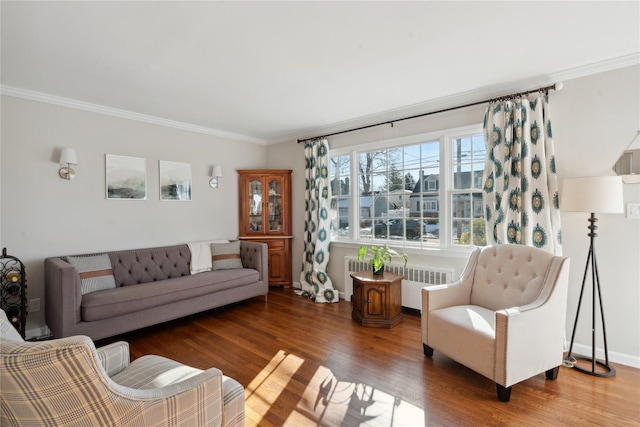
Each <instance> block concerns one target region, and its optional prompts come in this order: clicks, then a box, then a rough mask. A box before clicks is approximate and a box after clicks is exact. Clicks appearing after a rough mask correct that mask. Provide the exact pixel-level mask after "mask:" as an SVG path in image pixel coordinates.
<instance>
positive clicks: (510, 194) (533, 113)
mask: <svg viewBox="0 0 640 427" xmlns="http://www.w3.org/2000/svg"><path fill="white" fill-rule="evenodd" d="M484 136H485V142H486V147H487V157H486V161H485V168H484V183H485V185H484V193H483V196H484V205H485V219H486V227H487V244H489V245H492V244H498V243H515V244H523V245H528V246H535V247H538V248H543V249H545V250H547V251H548V252H551V253H553V254H556V255H561V254H562V240H561V234H560V210H559V203H558V178H557V175H556V163H555V156H554V150H553V139H552V134H551V120H550V118H549V99H548V96H546V95H545V96H544V97H543V96H542V95H538V96H537V97H536V98H535V99H534V100H533V101H530V100H529V99H528V98H527V97H525V96H523V97H521V98H519V99H510V100H501V101H494V102H492V103H491V104H490V105H489V107H487V111H486V113H485V118H484Z"/></svg>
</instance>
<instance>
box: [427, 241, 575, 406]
mask: <svg viewBox="0 0 640 427" xmlns="http://www.w3.org/2000/svg"><path fill="white" fill-rule="evenodd" d="M568 283H569V260H568V259H567V258H563V257H560V256H554V255H552V254H550V253H548V252H546V251H544V250H542V249H537V248H533V247H531V246H523V245H512V244H503V245H495V246H488V247H485V248H477V249H475V250H474V251H473V253H472V254H471V257H470V258H469V262H468V263H467V266H466V267H465V269H464V271H463V272H462V275H461V276H460V278H459V279H458V280H457V281H456V282H454V283H451V284H448V285H437V286H431V287H426V288H422V315H421V321H422V344H423V349H424V354H425V356H427V357H432V356H433V350H434V349H435V350H437V351H439V352H441V353H443V354H445V355H447V356H448V357H450V358H452V359H454V360H456V361H457V362H458V363H461V364H462V365H465V366H466V367H468V368H470V369H473V370H474V371H476V372H478V373H479V374H482V375H484V376H485V377H487V378H489V379H491V380H493V381H495V383H496V388H497V394H498V398H499V399H500V400H501V401H503V402H508V401H509V398H510V396H511V386H512V385H513V384H516V383H518V382H520V381H523V380H525V379H527V378H530V377H533V376H534V375H538V374H540V373H542V372H545V374H546V377H547V379H550V380H555V379H556V378H557V376H558V370H559V368H560V365H561V364H562V357H563V353H562V352H563V345H564V331H565V330H564V328H565V314H566V309H567V307H566V304H567V287H568Z"/></svg>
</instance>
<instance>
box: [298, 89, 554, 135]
mask: <svg viewBox="0 0 640 427" xmlns="http://www.w3.org/2000/svg"><path fill="white" fill-rule="evenodd" d="M561 89H562V83H554V84H552V85H550V86H544V87H540V88H538V89H532V90H528V91H525V92H516V93H512V94H511V95H505V96H498V97H495V98H491V99H485V100H484V101H477V102H472V103H470V104H465V105H459V106H457V107H450V108H444V109H442V110H438V111H431V112H429V113H422V114H416V115H414V116H409V117H403V118H401V119H395V120H387V121H386V122H380V123H375V124H372V125H367V126H360V127H357V128H353V129H347V130H343V131H340V132H334V133H328V134H326V135H320V136H314V137H311V138H304V139H299V140H298V144H300V143H301V142H307V141H311V140H314V139H320V138H326V137H328V136H334V135H340V134H343V133H348V132H354V131H357V130H362V129H368V128H372V127H376V126H382V125H388V124H391V127H393V124H394V123H395V122H401V121H404V120H410V119H416V118H418V117H424V116H430V115H431V114H438V113H446V112H447V111H453V110H459V109H461V108H467V107H473V106H476V105H480V104H486V103H487V102H493V101H496V100H501V99H509V98H514V97H516V96H524V95H529V94H530V93H534V92H544V93H545V94H547V93H549V91H550V90H561Z"/></svg>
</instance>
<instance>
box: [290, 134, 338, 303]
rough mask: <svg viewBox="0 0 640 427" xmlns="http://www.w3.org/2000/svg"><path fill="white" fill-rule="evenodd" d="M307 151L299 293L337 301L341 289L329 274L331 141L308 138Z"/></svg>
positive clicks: (318, 298) (325, 300)
mask: <svg viewBox="0 0 640 427" xmlns="http://www.w3.org/2000/svg"><path fill="white" fill-rule="evenodd" d="M304 153H305V162H306V165H305V178H306V180H305V181H306V198H305V221H304V233H305V240H304V257H303V260H302V273H301V274H300V284H301V285H302V290H301V291H298V292H297V293H298V294H299V295H304V296H308V297H310V298H312V299H314V300H315V302H317V303H321V302H322V303H324V302H338V292H337V291H336V290H335V289H334V288H333V284H332V283H331V279H330V278H329V276H328V275H327V264H328V263H329V245H330V243H331V241H330V237H331V233H330V227H331V218H330V217H329V213H330V211H331V210H330V203H331V202H330V196H331V194H330V191H331V185H330V180H329V142H328V141H327V140H326V139H320V140H313V141H307V142H306V143H305V146H304Z"/></svg>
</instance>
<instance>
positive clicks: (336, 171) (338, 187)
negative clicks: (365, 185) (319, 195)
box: [329, 155, 351, 196]
mask: <svg viewBox="0 0 640 427" xmlns="http://www.w3.org/2000/svg"><path fill="white" fill-rule="evenodd" d="M350 175H351V159H350V157H349V156H348V155H346V156H339V157H332V158H331V161H330V162H329V176H331V194H332V195H333V196H340V195H347V194H349V191H350V190H349V181H350V179H351V178H350Z"/></svg>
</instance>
